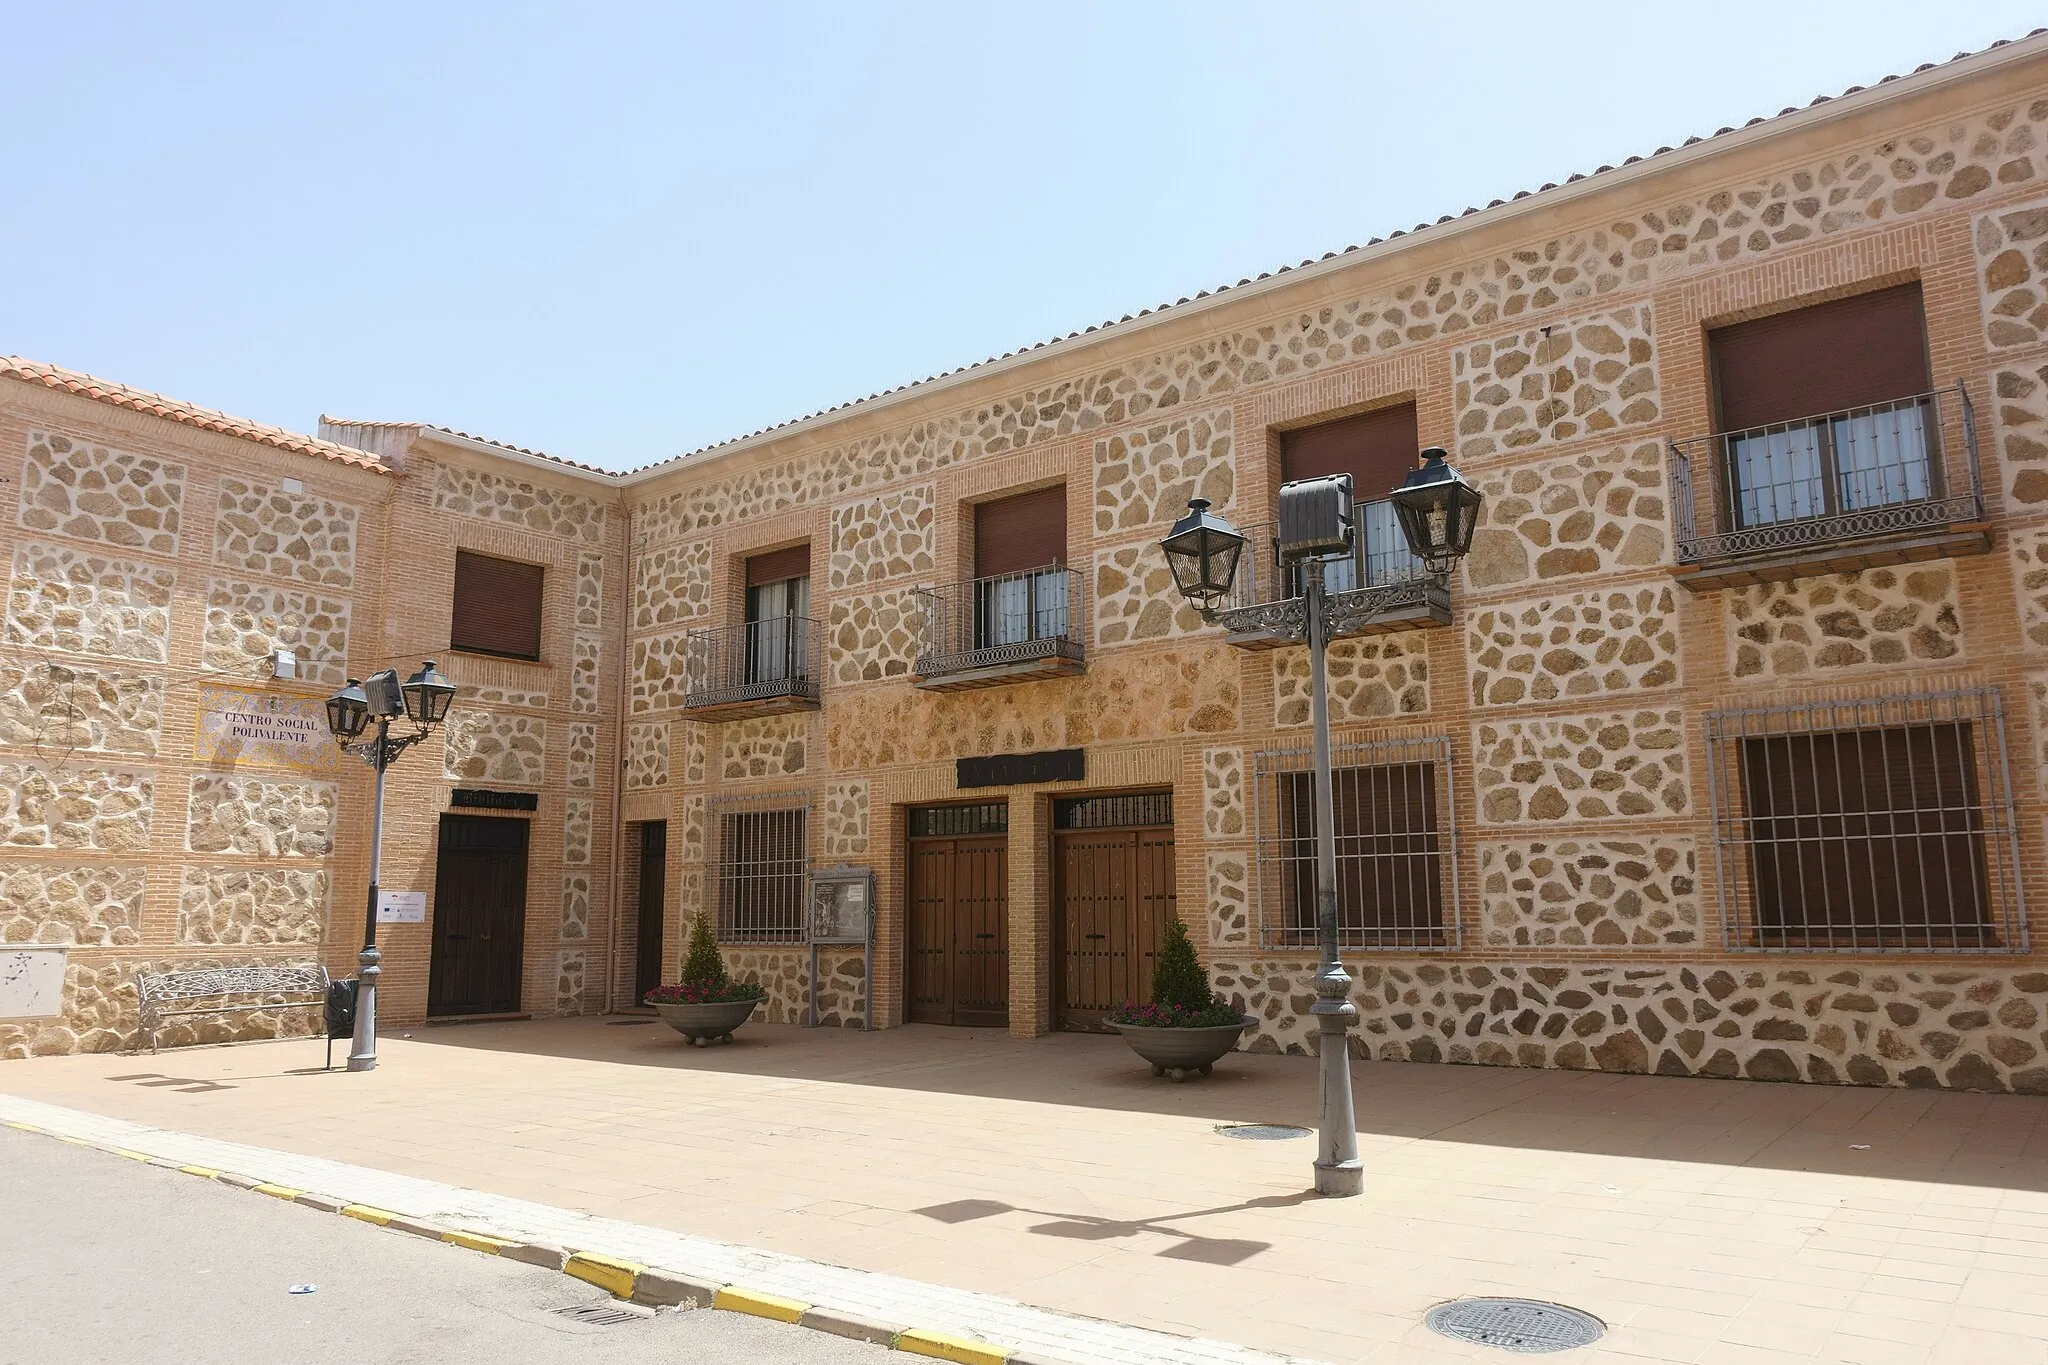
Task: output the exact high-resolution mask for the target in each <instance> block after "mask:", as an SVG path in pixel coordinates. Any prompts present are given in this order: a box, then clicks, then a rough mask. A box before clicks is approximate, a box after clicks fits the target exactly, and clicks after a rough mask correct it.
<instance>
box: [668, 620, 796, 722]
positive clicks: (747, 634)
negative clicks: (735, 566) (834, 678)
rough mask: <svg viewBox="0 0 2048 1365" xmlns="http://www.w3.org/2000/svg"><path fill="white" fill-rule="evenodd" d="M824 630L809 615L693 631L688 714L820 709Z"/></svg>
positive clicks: (688, 646)
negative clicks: (819, 693)
mask: <svg viewBox="0 0 2048 1365" xmlns="http://www.w3.org/2000/svg"><path fill="white" fill-rule="evenodd" d="M823 640H824V632H823V631H822V630H821V629H820V628H819V625H818V623H817V622H815V621H813V620H811V619H810V618H809V617H805V616H771V617H769V618H768V619H767V620H764V621H748V622H745V623H744V624H741V625H734V626H719V627H716V628H714V629H711V630H693V631H691V632H690V635H689V638H688V640H687V642H686V648H685V653H684V668H685V677H686V682H685V684H684V691H683V709H684V711H685V712H686V713H688V714H690V715H694V716H699V717H704V718H716V719H720V720H727V719H732V718H735V717H741V716H760V715H772V714H774V713H776V712H780V711H814V710H816V709H817V707H818V679H819V677H820V676H822V674H823V672H824V669H823V667H822V664H821V658H820V656H821V653H822V650H821V646H822V644H823Z"/></svg>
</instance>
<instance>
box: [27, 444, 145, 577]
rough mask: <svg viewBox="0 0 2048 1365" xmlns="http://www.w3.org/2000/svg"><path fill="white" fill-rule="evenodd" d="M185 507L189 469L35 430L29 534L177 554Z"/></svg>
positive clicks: (29, 463) (29, 464) (29, 486)
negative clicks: (180, 526) (186, 477)
mask: <svg viewBox="0 0 2048 1365" xmlns="http://www.w3.org/2000/svg"><path fill="white" fill-rule="evenodd" d="M184 502H185V466H184V465H182V464H177V463H173V462H171V461H168V460H158V459H152V458H151V457H149V456H147V455H132V454H129V453H127V452H125V451H118V450H109V449H107V448H106V447H104V446H96V445H92V444H90V443H89V442H84V441H75V440H73V439H72V438H71V437H69V436H62V435H57V434H54V433H48V432H41V431H31V432H30V433H29V437H28V460H27V463H26V464H24V465H23V467H22V476H21V511H20V513H19V515H18V518H17V520H18V522H19V524H20V525H21V527H22V528H23V529H24V530H29V531H45V532H57V533H59V534H61V535H66V536H69V537H71V538H72V539H73V540H96V541H100V542H102V543H104V544H107V545H117V546H121V547H123V548H125V549H131V550H148V551H149V552H150V553H152V554H160V555H175V554H176V553H178V526H179V518H180V517H181V516H182V515H183V510H184Z"/></svg>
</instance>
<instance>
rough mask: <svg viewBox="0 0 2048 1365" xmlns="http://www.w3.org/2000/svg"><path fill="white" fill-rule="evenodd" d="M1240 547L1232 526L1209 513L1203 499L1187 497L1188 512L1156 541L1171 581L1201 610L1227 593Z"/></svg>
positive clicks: (1242, 540) (1240, 539)
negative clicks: (1161, 551)
mask: <svg viewBox="0 0 2048 1365" xmlns="http://www.w3.org/2000/svg"><path fill="white" fill-rule="evenodd" d="M1244 546H1245V538H1244V537H1243V536H1241V535H1239V534H1238V532H1237V528H1236V527H1235V526H1232V525H1231V524H1230V523H1229V522H1228V521H1225V520H1224V519H1223V518H1222V517H1219V516H1214V515H1212V514H1211V513H1210V511H1209V500H1208V499H1207V498H1190V499H1188V514H1187V515H1186V516H1184V517H1182V518H1181V519H1180V520H1179V521H1176V522H1175V523H1174V524H1173V529H1172V530H1171V531H1168V532H1167V533H1166V539H1165V540H1162V541H1160V542H1159V548H1160V549H1162V550H1164V551H1166V563H1167V566H1168V567H1169V568H1171V569H1172V570H1173V581H1174V582H1175V583H1177V584H1179V585H1180V590H1181V592H1182V593H1184V594H1186V596H1187V599H1188V600H1189V601H1190V602H1193V603H1194V604H1195V605H1196V606H1197V607H1199V608H1201V609H1202V610H1203V611H1212V610H1214V609H1215V607H1216V605H1217V604H1218V603H1219V602H1221V601H1222V600H1223V599H1224V598H1225V597H1226V596H1228V595H1229V593H1230V584H1231V580H1232V579H1234V578H1236V577H1237V561H1238V560H1239V559H1240V558H1241V557H1243V555H1244Z"/></svg>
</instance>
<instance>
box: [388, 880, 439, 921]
mask: <svg viewBox="0 0 2048 1365" xmlns="http://www.w3.org/2000/svg"><path fill="white" fill-rule="evenodd" d="M426 922H427V893H426V892H424V891H386V890H385V889H384V888H383V887H381V886H380V887H378V888H377V923H379V924H425V923H426Z"/></svg>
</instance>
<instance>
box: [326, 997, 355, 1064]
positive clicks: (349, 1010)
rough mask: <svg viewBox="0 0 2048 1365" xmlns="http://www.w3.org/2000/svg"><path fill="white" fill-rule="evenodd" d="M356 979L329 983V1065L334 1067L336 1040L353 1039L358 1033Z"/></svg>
mask: <svg viewBox="0 0 2048 1365" xmlns="http://www.w3.org/2000/svg"><path fill="white" fill-rule="evenodd" d="M358 984H360V983H358V982H357V980H356V979H355V978H354V977H352V976H351V977H344V978H343V979H341V980H339V981H330V982H328V983H327V1065H328V1066H329V1067H332V1066H333V1065H334V1040H335V1039H336V1038H353V1037H355V1033H356V986H357V985H358Z"/></svg>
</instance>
